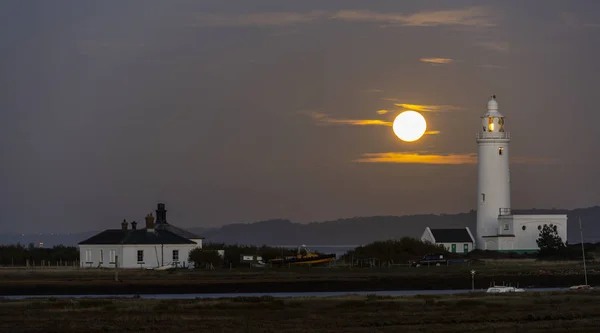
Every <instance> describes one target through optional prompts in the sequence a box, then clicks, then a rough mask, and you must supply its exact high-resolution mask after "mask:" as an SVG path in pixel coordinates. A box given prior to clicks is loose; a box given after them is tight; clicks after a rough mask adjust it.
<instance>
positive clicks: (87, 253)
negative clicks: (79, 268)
mask: <svg viewBox="0 0 600 333" xmlns="http://www.w3.org/2000/svg"><path fill="white" fill-rule="evenodd" d="M85 261H86V262H92V250H85Z"/></svg>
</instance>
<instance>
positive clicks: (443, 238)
mask: <svg viewBox="0 0 600 333" xmlns="http://www.w3.org/2000/svg"><path fill="white" fill-rule="evenodd" d="M421 241H423V242H428V243H431V244H435V245H443V246H444V248H446V250H448V251H450V252H453V253H467V252H470V251H473V249H474V247H475V238H474V237H473V234H471V230H469V228H468V227H465V228H464V229H430V228H429V227H427V228H425V231H424V232H423V236H421Z"/></svg>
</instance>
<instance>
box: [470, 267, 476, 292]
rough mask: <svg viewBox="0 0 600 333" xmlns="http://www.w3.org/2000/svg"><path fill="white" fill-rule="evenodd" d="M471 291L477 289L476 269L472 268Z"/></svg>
mask: <svg viewBox="0 0 600 333" xmlns="http://www.w3.org/2000/svg"><path fill="white" fill-rule="evenodd" d="M471 291H475V270H471Z"/></svg>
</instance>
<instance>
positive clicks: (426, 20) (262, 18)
mask: <svg viewBox="0 0 600 333" xmlns="http://www.w3.org/2000/svg"><path fill="white" fill-rule="evenodd" d="M327 19H331V20H338V21H348V22H374V23H380V24H388V25H393V26H408V27H436V26H463V27H464V26H475V27H490V26H494V25H495V24H494V23H493V22H492V18H491V17H490V15H489V10H488V9H487V8H486V7H481V6H475V7H469V8H463V9H452V10H439V11H425V12H418V13H412V14H406V15H405V14H402V13H381V12H374V11H369V10H340V11H337V12H329V13H328V12H325V11H311V12H258V13H223V12H221V13H192V14H191V16H188V19H187V22H188V25H189V26H194V27H248V26H254V27H268V26H291V25H296V24H301V23H309V22H314V21H317V20H327Z"/></svg>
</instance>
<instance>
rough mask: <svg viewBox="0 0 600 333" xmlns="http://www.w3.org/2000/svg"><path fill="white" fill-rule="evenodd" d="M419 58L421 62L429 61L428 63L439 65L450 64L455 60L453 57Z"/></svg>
mask: <svg viewBox="0 0 600 333" xmlns="http://www.w3.org/2000/svg"><path fill="white" fill-rule="evenodd" d="M419 60H420V61H421V62H427V63H431V64H437V65H446V64H449V63H451V62H453V61H454V60H453V59H450V58H421V59H419Z"/></svg>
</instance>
